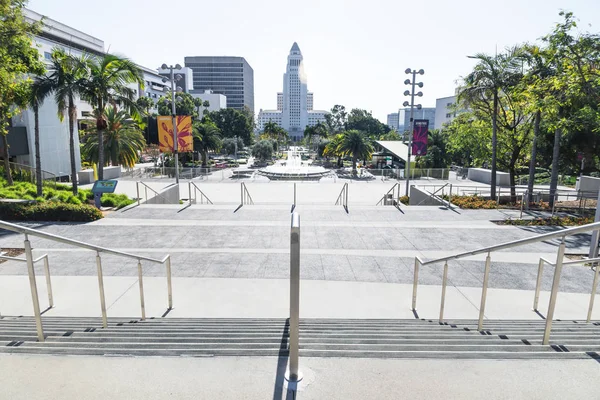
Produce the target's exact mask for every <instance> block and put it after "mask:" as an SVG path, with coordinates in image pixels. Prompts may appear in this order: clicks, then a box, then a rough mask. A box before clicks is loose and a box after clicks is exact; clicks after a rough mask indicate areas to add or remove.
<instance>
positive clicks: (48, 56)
mask: <svg viewBox="0 0 600 400" xmlns="http://www.w3.org/2000/svg"><path fill="white" fill-rule="evenodd" d="M44 58H45V59H46V60H52V54H50V53H48V52H47V51H45V52H44Z"/></svg>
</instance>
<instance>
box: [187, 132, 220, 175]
mask: <svg viewBox="0 0 600 400" xmlns="http://www.w3.org/2000/svg"><path fill="white" fill-rule="evenodd" d="M192 131H193V136H194V149H195V150H196V151H199V152H200V153H201V154H202V167H204V168H206V166H207V159H208V152H209V151H219V150H221V146H222V145H223V142H222V140H221V133H220V131H219V128H217V126H216V125H215V124H214V123H213V122H212V121H205V122H200V121H194V123H193V124H192Z"/></svg>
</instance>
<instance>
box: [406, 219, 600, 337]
mask: <svg viewBox="0 0 600 400" xmlns="http://www.w3.org/2000/svg"><path fill="white" fill-rule="evenodd" d="M590 231H600V222H594V223H591V224H587V225H583V226H578V227H574V228H569V229H564V230H561V231H558V232H551V233H546V234H542V235H538V236H535V237H531V238H526V239H519V240H514V241H511V242H506V243H501V244H498V245H494V246H488V247H484V248H481V249H477V250H473V251H467V252H462V253H457V254H453V255H450V256H446V257H441V258H436V259H433V260H429V261H423V260H422V259H421V258H420V257H418V256H417V257H415V266H414V275H413V293H412V310H413V312H416V308H417V287H418V284H419V266H422V265H430V264H436V263H439V262H444V273H443V277H442V295H441V304H440V318H439V321H440V322H443V320H444V304H445V297H446V285H447V279H448V261H449V260H457V259H460V258H464V257H468V256H474V255H478V254H484V253H487V256H486V259H485V270H484V276H483V287H482V292H481V305H480V307H479V321H478V325H477V328H478V329H479V330H482V329H483V317H484V312H485V302H486V298H487V287H488V280H489V274H490V266H491V253H492V252H494V251H499V250H504V249H509V248H512V247H517V246H523V245H526V244H530V243H537V242H541V241H544V240H549V239H556V238H560V239H561V243H560V245H559V247H558V252H557V255H556V263H555V264H554V266H555V270H554V280H553V282H552V291H551V292H550V301H549V304H548V312H547V315H546V328H545V330H544V337H543V340H542V344H544V345H547V344H548V343H549V340H550V332H551V330H552V319H553V317H554V309H555V306H556V297H557V295H558V287H559V283H560V274H561V271H562V265H563V259H564V254H565V249H566V244H565V238H566V237H567V236H572V235H576V234H578V233H584V232H590ZM543 262H544V261H542V260H540V264H542V263H543ZM542 268H543V267H542ZM540 281H541V270H540V271H539V272H538V284H539V283H540ZM596 283H597V279H596ZM594 293H595V292H594ZM536 306H537V304H536Z"/></svg>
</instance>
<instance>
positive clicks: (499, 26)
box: [28, 0, 600, 123]
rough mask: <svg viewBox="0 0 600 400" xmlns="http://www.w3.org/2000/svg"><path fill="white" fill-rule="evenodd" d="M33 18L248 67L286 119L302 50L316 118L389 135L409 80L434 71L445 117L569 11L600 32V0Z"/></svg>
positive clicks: (242, 7)
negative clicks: (481, 59)
mask: <svg viewBox="0 0 600 400" xmlns="http://www.w3.org/2000/svg"><path fill="white" fill-rule="evenodd" d="M171 5H172V6H173V8H172V9H170V8H169V6H171ZM28 8H30V9H32V10H34V11H36V12H38V13H41V14H43V15H46V16H48V17H50V18H52V19H54V20H57V21H59V22H62V23H64V24H67V25H69V26H71V27H73V28H76V29H78V30H80V31H83V32H85V33H87V34H90V35H92V36H95V37H97V38H99V39H102V40H103V41H104V44H105V49H106V50H110V51H111V52H113V53H117V54H121V55H125V56H127V57H129V58H131V59H132V60H133V61H135V62H136V63H138V64H141V65H143V66H146V67H149V68H157V67H158V66H160V65H162V64H163V63H165V62H166V63H168V64H173V65H174V64H176V63H180V64H182V65H183V60H184V57H185V56H242V57H244V58H245V59H246V60H247V61H248V63H250V65H251V66H252V68H253V69H254V106H255V112H256V113H258V111H259V110H260V109H261V108H262V109H276V106H277V92H278V91H282V86H283V73H284V72H285V67H286V61H287V56H288V54H289V51H290V48H291V46H292V44H293V43H294V42H297V43H298V45H299V46H300V49H301V51H302V54H303V56H304V67H305V71H306V74H307V77H308V90H309V91H311V92H314V108H315V109H322V110H329V109H330V108H331V107H332V106H333V105H335V104H342V105H344V106H346V108H347V109H351V108H362V109H366V110H368V111H371V112H372V113H373V115H374V116H375V117H376V118H378V119H379V120H381V121H382V122H384V123H385V122H386V116H387V114H389V113H392V112H396V111H397V110H398V108H400V107H402V103H403V102H404V101H405V100H408V99H407V98H406V97H405V96H404V95H403V93H404V91H405V90H406V89H408V87H407V86H405V85H404V83H403V82H404V80H405V79H406V78H407V77H408V76H407V75H405V73H404V71H405V70H406V69H407V68H412V69H417V70H419V69H424V70H425V75H423V76H419V78H420V81H422V82H423V84H424V87H423V89H421V90H422V92H423V97H421V98H419V99H418V100H419V102H420V103H421V104H422V105H423V107H434V106H435V99H436V98H440V97H447V96H451V95H453V94H454V90H455V87H456V85H457V81H458V80H459V79H460V78H461V77H463V76H466V75H467V74H468V73H469V71H470V70H471V68H472V67H473V65H474V61H473V60H471V59H469V58H468V57H467V56H469V55H473V54H476V53H480V52H483V53H488V54H494V53H495V51H496V49H498V51H502V49H503V48H505V47H507V46H512V45H515V44H518V43H523V42H534V41H536V40H537V39H539V38H540V37H542V36H543V35H545V34H547V33H549V32H550V31H551V30H552V28H553V27H554V25H555V23H556V22H558V21H560V17H559V15H558V13H559V11H560V10H561V9H565V10H569V11H573V12H574V13H575V15H576V17H578V18H579V28H580V29H581V30H583V31H591V32H600V0H562V1H558V0H504V1H501V2H497V1H496V2H492V1H490V0H454V1H449V0H421V1H411V2H408V1H404V0H388V1H381V0H369V1H365V0H360V1H357V0H305V1H286V0H253V1H248V0H227V1H198V0H177V1H174V2H173V3H170V2H168V1H164V0H161V1H158V0H103V1H102V2H98V1H97V0H93V1H92V0H30V1H29V4H28ZM171 12H172V13H173V14H174V16H172V15H171Z"/></svg>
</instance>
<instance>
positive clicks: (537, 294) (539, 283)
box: [533, 258, 544, 311]
mask: <svg viewBox="0 0 600 400" xmlns="http://www.w3.org/2000/svg"><path fill="white" fill-rule="evenodd" d="M543 273H544V260H543V259H542V258H540V263H539V265H538V274H537V280H536V282H535V296H534V297H533V310H534V311H538V302H539V300H540V289H541V287H542V276H543Z"/></svg>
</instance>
